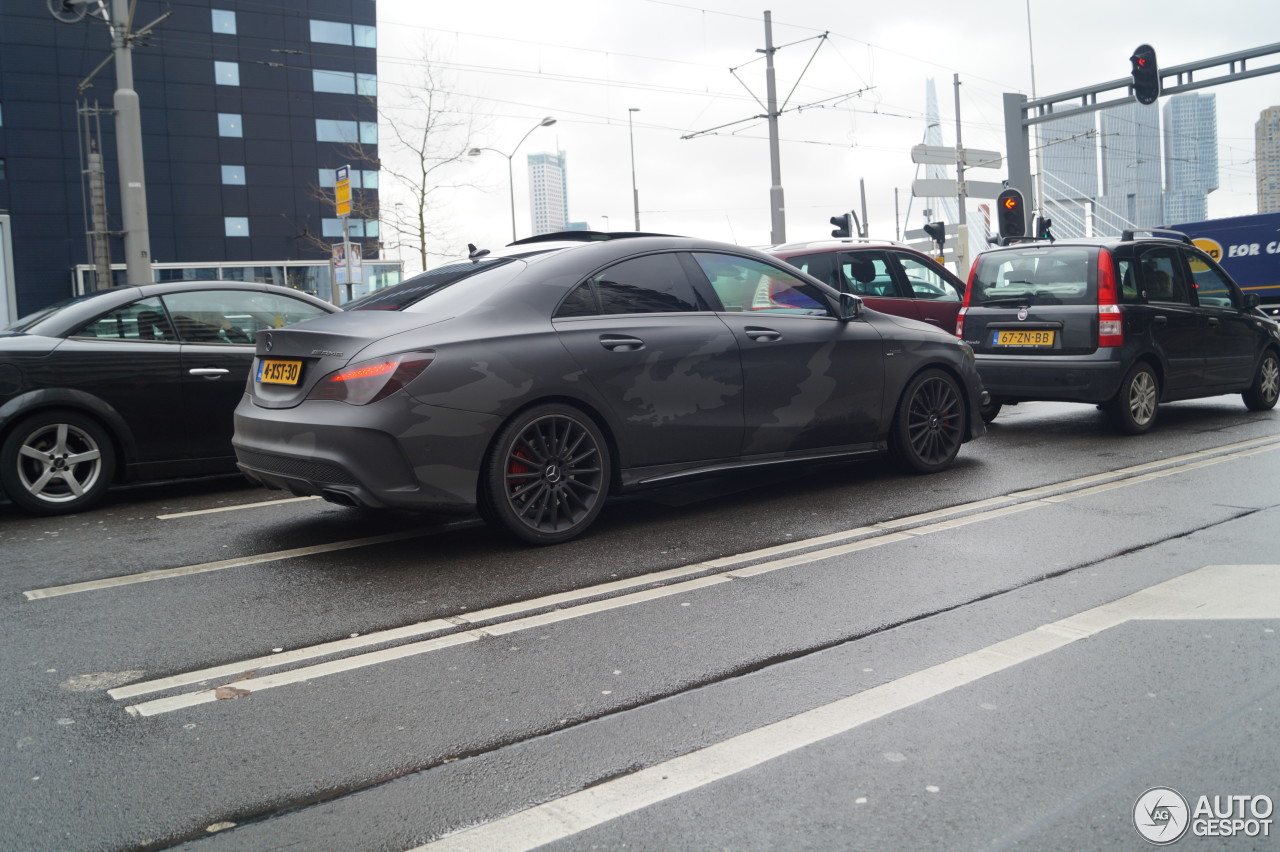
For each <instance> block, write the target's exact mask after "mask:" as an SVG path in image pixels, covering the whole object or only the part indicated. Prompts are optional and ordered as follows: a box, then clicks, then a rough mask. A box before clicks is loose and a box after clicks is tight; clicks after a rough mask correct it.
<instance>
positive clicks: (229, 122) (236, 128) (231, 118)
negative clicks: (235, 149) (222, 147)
mask: <svg viewBox="0 0 1280 852" xmlns="http://www.w3.org/2000/svg"><path fill="white" fill-rule="evenodd" d="M218 135H219V136H235V137H243V136H244V129H243V128H242V127H241V126H240V114H239V113H235V112H220V113H218Z"/></svg>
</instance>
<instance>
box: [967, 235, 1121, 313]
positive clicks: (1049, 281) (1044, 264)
mask: <svg viewBox="0 0 1280 852" xmlns="http://www.w3.org/2000/svg"><path fill="white" fill-rule="evenodd" d="M1094 252H1095V250H1094V249H1091V248H1087V247H1067V246H1063V247H1061V248H1046V247H1039V248H1032V247H1028V248H1026V249H1013V250H1008V251H993V252H991V253H989V254H984V255H982V256H981V257H979V258H978V264H977V267H976V268H975V269H974V273H973V293H972V295H971V296H970V301H969V303H970V305H975V306H976V305H986V306H991V307H1012V306H1017V305H1026V306H1028V307H1030V306H1031V305H1087V304H1092V303H1093V302H1095V301H1097V299H1096V297H1095V296H1094V291H1093V288H1094V286H1095V279H1096V277H1097V276H1096V267H1097V261H1096V259H1095V254H1094Z"/></svg>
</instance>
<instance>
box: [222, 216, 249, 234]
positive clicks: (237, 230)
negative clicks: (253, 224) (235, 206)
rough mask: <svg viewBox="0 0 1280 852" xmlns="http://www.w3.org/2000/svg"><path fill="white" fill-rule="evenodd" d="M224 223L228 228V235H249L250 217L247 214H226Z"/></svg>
mask: <svg viewBox="0 0 1280 852" xmlns="http://www.w3.org/2000/svg"><path fill="white" fill-rule="evenodd" d="M222 221H223V224H224V226H225V227H226V229H227V236H228V237H247V236H249V219H248V217H246V216H224V217H223V219H222Z"/></svg>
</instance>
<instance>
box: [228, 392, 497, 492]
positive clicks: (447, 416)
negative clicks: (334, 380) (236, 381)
mask: <svg viewBox="0 0 1280 852" xmlns="http://www.w3.org/2000/svg"><path fill="white" fill-rule="evenodd" d="M496 426H497V418H495V417H493V416H492V415H484V414H476V413H474V412H467V411H457V410H454V409H448V408H440V407H437V406H427V405H423V404H421V403H418V402H415V401H414V400H412V399H411V398H410V397H408V396H407V395H405V394H395V395H393V396H391V397H388V398H387V399H385V400H382V401H380V402H378V403H374V404H373V405H371V406H353V405H347V404H346V403H342V402H329V401H309V402H304V403H302V404H300V405H298V406H296V407H294V408H288V409H266V408H259V407H257V406H255V405H254V404H253V403H252V401H250V400H249V399H248V398H246V399H245V400H244V401H242V402H241V403H240V406H239V407H238V408H237V409H236V412H235V436H234V438H233V439H232V442H231V443H232V446H233V447H234V449H235V452H236V461H237V465H236V466H237V467H238V468H239V469H240V471H241V472H242V473H243V474H244V475H245V476H247V477H248V478H249V479H250V480H252V481H254V482H257V483H259V484H261V485H265V486H266V487H268V488H275V489H279V490H284V491H288V492H290V493H292V494H296V495H298V496H319V497H323V498H325V499H326V500H329V501H331V502H334V503H341V504H343V505H348V506H366V507H370V508H388V507H390V508H401V509H421V510H432V511H447V512H462V511H468V510H470V509H472V508H474V507H475V503H476V488H477V483H478V481H479V470H480V466H481V464H482V463H483V459H484V453H485V449H486V448H487V446H488V442H489V439H490V437H491V433H492V429H494V428H496Z"/></svg>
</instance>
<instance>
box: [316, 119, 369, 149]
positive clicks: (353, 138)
mask: <svg viewBox="0 0 1280 852" xmlns="http://www.w3.org/2000/svg"><path fill="white" fill-rule="evenodd" d="M316 140H317V141H319V142H345V143H347V144H348V145H353V144H355V143H357V142H359V143H360V144H362V145H377V144H378V123H377V122H375V121H360V122H355V121H342V120H339V119H334V118H317V119H316Z"/></svg>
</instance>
